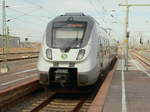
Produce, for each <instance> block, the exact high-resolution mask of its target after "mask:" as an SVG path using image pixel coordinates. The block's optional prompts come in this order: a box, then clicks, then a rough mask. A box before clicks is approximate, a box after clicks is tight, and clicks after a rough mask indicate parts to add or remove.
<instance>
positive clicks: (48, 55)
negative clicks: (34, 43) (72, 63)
mask: <svg viewBox="0 0 150 112" xmlns="http://www.w3.org/2000/svg"><path fill="white" fill-rule="evenodd" d="M46 56H47V58H48V59H52V50H51V49H46Z"/></svg>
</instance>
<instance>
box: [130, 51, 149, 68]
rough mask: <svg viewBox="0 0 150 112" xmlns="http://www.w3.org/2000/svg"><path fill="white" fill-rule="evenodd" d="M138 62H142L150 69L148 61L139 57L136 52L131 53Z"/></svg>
mask: <svg viewBox="0 0 150 112" xmlns="http://www.w3.org/2000/svg"><path fill="white" fill-rule="evenodd" d="M132 54H133V55H134V56H135V57H136V58H137V59H138V60H139V61H140V62H142V63H143V64H145V65H146V66H147V67H150V59H148V58H146V57H144V56H142V55H140V54H139V53H137V52H133V53H132Z"/></svg>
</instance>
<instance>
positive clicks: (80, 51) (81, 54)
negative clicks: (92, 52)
mask: <svg viewBox="0 0 150 112" xmlns="http://www.w3.org/2000/svg"><path fill="white" fill-rule="evenodd" d="M84 54H85V50H84V49H81V50H79V53H78V56H77V59H76V60H81V59H82V58H83V57H84Z"/></svg>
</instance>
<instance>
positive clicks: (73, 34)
mask: <svg viewBox="0 0 150 112" xmlns="http://www.w3.org/2000/svg"><path fill="white" fill-rule="evenodd" d="M85 30H86V23H84V22H59V23H54V24H53V30H52V47H53V48H61V49H66V48H80V47H81V44H82V41H83V38H84V34H85Z"/></svg>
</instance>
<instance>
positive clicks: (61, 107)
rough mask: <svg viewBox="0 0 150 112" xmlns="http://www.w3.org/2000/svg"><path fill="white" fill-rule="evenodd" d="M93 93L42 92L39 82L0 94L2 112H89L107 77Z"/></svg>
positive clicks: (102, 79) (95, 87)
mask: <svg viewBox="0 0 150 112" xmlns="http://www.w3.org/2000/svg"><path fill="white" fill-rule="evenodd" d="M100 79H101V80H99V81H98V82H97V84H96V85H95V86H92V89H91V88H90V89H91V92H87V91H85V90H84V93H82V92H83V91H82V92H81V91H80V93H78V94H76V93H64V92H60V91H59V92H56V91H54V90H52V89H45V90H43V89H42V90H41V89H40V88H41V86H40V85H39V84H38V80H37V79H36V80H34V83H33V82H30V84H29V83H28V85H27V86H26V85H25V84H24V85H23V86H21V88H22V89H19V88H20V86H19V87H16V88H15V87H13V88H11V89H10V90H11V91H5V92H3V93H2V92H0V99H1V98H2V97H3V98H4V99H3V100H2V99H1V100H0V102H1V103H0V104H1V105H0V112H6V111H1V109H3V110H7V112H21V111H22V112H87V110H88V108H89V106H90V105H91V103H92V101H93V99H94V97H95V95H96V93H97V91H98V90H99V88H100V87H101V84H103V81H104V80H105V77H103V78H102V77H101V78H100ZM69 91H71V89H69ZM11 98H12V99H11Z"/></svg>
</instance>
